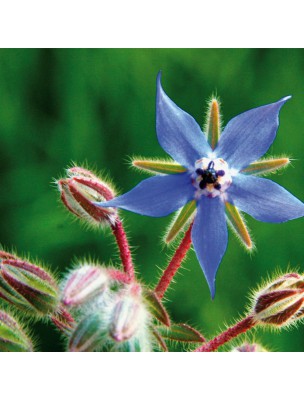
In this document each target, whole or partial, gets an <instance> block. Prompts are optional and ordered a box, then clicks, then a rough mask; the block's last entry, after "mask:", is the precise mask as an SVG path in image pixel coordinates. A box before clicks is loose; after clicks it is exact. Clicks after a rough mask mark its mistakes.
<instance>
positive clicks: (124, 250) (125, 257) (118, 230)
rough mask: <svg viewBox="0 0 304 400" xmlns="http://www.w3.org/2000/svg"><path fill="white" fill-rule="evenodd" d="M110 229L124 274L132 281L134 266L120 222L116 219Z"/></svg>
mask: <svg viewBox="0 0 304 400" xmlns="http://www.w3.org/2000/svg"><path fill="white" fill-rule="evenodd" d="M111 227H112V231H113V234H114V236H115V238H116V242H117V245H118V248H119V254H120V258H121V262H122V265H123V267H124V272H125V273H126V274H127V275H128V277H129V278H130V280H133V279H134V266H133V261H132V256H131V251H130V247H129V243H128V239H127V235H126V232H125V230H124V228H123V225H122V222H121V220H120V219H119V218H118V217H117V219H116V223H115V225H111Z"/></svg>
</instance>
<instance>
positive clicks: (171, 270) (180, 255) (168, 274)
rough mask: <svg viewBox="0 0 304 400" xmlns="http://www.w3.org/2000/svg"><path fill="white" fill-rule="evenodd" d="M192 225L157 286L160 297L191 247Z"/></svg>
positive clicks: (156, 290)
mask: <svg viewBox="0 0 304 400" xmlns="http://www.w3.org/2000/svg"><path fill="white" fill-rule="evenodd" d="M192 225H193V224H191V225H190V227H189V228H188V230H187V232H186V233H185V236H184V238H183V240H182V241H181V243H180V245H179V246H178V248H177V250H176V252H175V253H174V256H173V257H172V259H171V261H170V263H169V265H168V267H167V268H166V269H165V271H164V273H163V275H162V276H161V278H160V280H159V282H158V284H157V286H156V288H155V293H156V294H157V296H158V298H160V299H162V298H163V296H164V294H165V292H166V290H167V289H168V287H169V285H170V283H171V282H172V279H173V277H174V275H175V274H176V272H177V270H178V269H179V268H180V266H181V264H182V261H183V260H184V258H185V256H186V254H187V252H188V250H189V249H190V247H191V243H192V240H191V231H192Z"/></svg>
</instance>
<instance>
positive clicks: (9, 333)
mask: <svg viewBox="0 0 304 400" xmlns="http://www.w3.org/2000/svg"><path fill="white" fill-rule="evenodd" d="M0 351H9V352H16V351H18V352H20V351H22V352H24V351H33V345H32V342H31V340H30V338H29V337H28V336H27V334H26V333H25V332H24V330H23V329H22V328H21V326H20V325H19V324H18V322H17V321H16V320H15V319H14V318H13V317H11V316H10V315H8V314H7V313H6V312H4V311H1V310H0Z"/></svg>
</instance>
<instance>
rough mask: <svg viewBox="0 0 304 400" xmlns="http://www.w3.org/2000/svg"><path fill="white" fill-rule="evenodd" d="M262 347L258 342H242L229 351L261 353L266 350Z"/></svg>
mask: <svg viewBox="0 0 304 400" xmlns="http://www.w3.org/2000/svg"><path fill="white" fill-rule="evenodd" d="M267 351H268V350H266V349H265V348H264V347H262V346H261V345H260V344H258V343H243V344H241V345H240V346H237V347H234V348H233V349H232V350H231V352H233V353H261V352H267Z"/></svg>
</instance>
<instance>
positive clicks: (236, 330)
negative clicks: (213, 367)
mask: <svg viewBox="0 0 304 400" xmlns="http://www.w3.org/2000/svg"><path fill="white" fill-rule="evenodd" d="M256 323H257V322H256V321H255V320H254V318H253V317H252V316H251V315H249V316H248V317H246V318H245V319H243V320H242V321H240V322H238V323H237V324H236V325H234V326H232V327H231V328H228V329H227V330H226V331H225V332H222V333H221V334H220V335H219V336H217V337H215V338H214V339H212V340H210V342H208V343H206V344H204V345H203V346H201V347H199V348H198V349H196V350H194V351H195V352H211V351H214V350H216V349H217V348H218V347H220V346H222V345H223V344H225V343H227V342H229V340H231V339H233V338H235V337H236V336H238V335H240V334H241V333H244V332H246V331H248V329H251V328H253V327H254V326H255V325H256Z"/></svg>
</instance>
